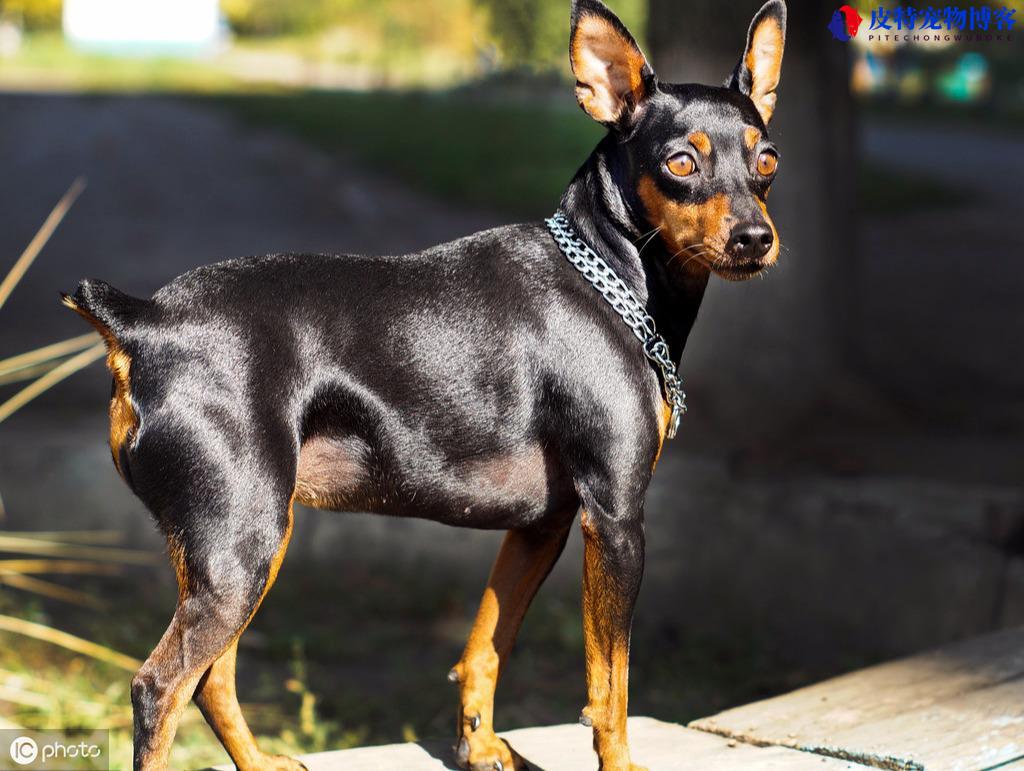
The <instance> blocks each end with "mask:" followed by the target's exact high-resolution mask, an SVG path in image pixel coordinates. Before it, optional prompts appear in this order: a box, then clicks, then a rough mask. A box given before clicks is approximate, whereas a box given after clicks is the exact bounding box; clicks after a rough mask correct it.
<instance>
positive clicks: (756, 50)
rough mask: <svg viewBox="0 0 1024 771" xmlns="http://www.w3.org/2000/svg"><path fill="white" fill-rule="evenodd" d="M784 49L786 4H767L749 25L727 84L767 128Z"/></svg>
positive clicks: (775, 1) (773, 0)
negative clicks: (750, 104) (744, 97)
mask: <svg viewBox="0 0 1024 771" xmlns="http://www.w3.org/2000/svg"><path fill="white" fill-rule="evenodd" d="M785 45H786V3H785V2H784V1H783V0H768V2H767V3H765V4H764V5H763V6H761V10H760V11H758V12H757V14H756V15H755V16H754V20H753V21H752V22H750V30H749V31H748V32H747V47H746V50H744V52H743V58H741V59H740V61H739V64H737V65H736V69H735V70H734V71H733V73H732V75H731V76H730V77H729V79H728V80H727V81H726V85H727V86H728V87H729V88H735V89H736V90H737V91H740V92H741V93H744V94H746V95H747V96H749V97H750V100H751V101H752V102H753V103H754V107H756V108H757V111H758V112H759V113H760V114H761V120H763V121H764V123H765V125H766V126H767V125H768V122H769V121H770V120H771V119H772V113H773V112H775V89H776V88H777V87H778V85H779V76H780V73H781V72H782V49H783V48H785Z"/></svg>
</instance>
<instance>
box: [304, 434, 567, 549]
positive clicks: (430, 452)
mask: <svg viewBox="0 0 1024 771" xmlns="http://www.w3.org/2000/svg"><path fill="white" fill-rule="evenodd" d="M295 499H296V500H297V501H299V502H300V503H303V504H305V505H307V506H312V507H314V508H321V509H331V510H334V511H369V512H375V513H380V514H388V515H393V516H405V517H419V518H424V519H431V520H435V521H438V522H443V523H446V524H451V525H460V526H463V527H478V528H500V529H504V528H511V527H525V526H528V525H532V524H536V523H538V522H539V521H541V520H543V519H545V518H547V517H550V516H560V517H561V516H566V515H567V514H569V515H571V514H572V513H575V501H576V496H575V490H574V487H573V485H572V482H571V480H570V479H568V477H566V475H565V474H564V473H562V472H561V471H560V468H559V466H558V464H557V463H556V461H555V459H554V458H552V457H551V456H550V455H549V454H548V453H546V452H545V451H544V449H543V448H542V447H541V446H540V444H538V443H536V442H529V443H523V444H522V445H520V446H516V447H513V448H511V449H504V450H500V451H494V452H490V453H482V454H478V455H475V456H473V457H469V458H447V457H436V449H435V448H431V447H426V446H424V447H404V448H402V449H401V450H396V449H395V448H391V449H390V450H389V451H388V452H380V451H378V450H375V449H374V448H371V447H370V445H369V444H367V443H366V442H365V441H363V440H362V439H360V438H357V437H354V436H348V437H341V438H329V437H320V436H315V437H311V438H310V439H308V440H307V441H306V442H305V443H304V444H303V446H302V449H301V452H300V454H299V463H298V469H297V474H296V486H295Z"/></svg>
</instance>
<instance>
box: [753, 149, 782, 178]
mask: <svg viewBox="0 0 1024 771" xmlns="http://www.w3.org/2000/svg"><path fill="white" fill-rule="evenodd" d="M778 166H779V156H777V155H776V154H775V153H773V152H771V151H769V150H765V151H764V152H763V153H761V154H760V155H759V156H757V173H758V174H760V175H761V176H762V177H770V176H771V175H772V174H774V173H775V169H777V168H778Z"/></svg>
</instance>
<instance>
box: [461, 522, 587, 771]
mask: <svg viewBox="0 0 1024 771" xmlns="http://www.w3.org/2000/svg"><path fill="white" fill-rule="evenodd" d="M568 532H569V528H568V526H566V528H565V529H564V530H561V531H558V532H553V533H544V534H526V533H524V532H522V531H519V530H510V531H509V532H508V534H507V535H506V536H505V540H504V541H503V542H502V544H501V550H500V551H499V552H498V558H497V559H496V560H495V562H494V567H493V568H492V569H491V576H490V579H489V580H488V581H487V588H486V589H485V590H484V596H483V599H482V600H481V601H480V610H479V611H478V613H477V617H476V621H475V622H474V624H473V629H472V631H471V632H470V633H469V640H468V641H467V642H466V649H465V651H464V652H463V654H462V659H461V660H460V661H459V663H458V664H456V665H455V667H454V669H453V670H452V671H453V672H454V673H455V675H456V676H457V677H458V680H459V683H460V690H461V693H460V696H461V710H460V725H459V734H460V744H461V743H462V742H463V741H464V742H466V745H464V746H463V747H462V750H463V751H462V752H459V753H458V754H459V755H460V757H461V756H462V755H465V760H466V762H467V763H468V767H470V768H473V767H475V764H477V763H479V764H481V765H480V767H481V768H484V767H486V768H487V769H488V771H490V769H491V768H492V766H493V763H494V761H495V760H500V761H501V763H502V765H503V766H504V767H505V769H506V771H512V769H513V768H522V767H523V766H522V761H521V760H519V759H518V758H517V757H516V756H515V755H514V753H512V751H511V750H510V748H509V747H508V745H507V744H506V743H505V742H504V741H503V740H501V739H499V738H498V737H497V736H496V735H495V733H494V690H495V688H496V687H497V684H498V677H499V675H500V674H501V669H502V667H503V666H504V664H505V662H506V660H507V659H508V655H509V653H510V652H511V651H512V645H513V643H514V642H515V638H516V633H517V632H518V631H519V627H520V625H521V624H522V621H523V616H525V615H526V610H527V608H528V607H529V606H530V601H531V600H532V599H533V597H534V595H535V594H536V593H537V589H538V588H539V587H540V585H541V583H542V582H543V581H544V579H545V577H546V576H547V574H548V573H549V572H550V570H551V567H552V565H554V564H555V561H556V560H557V559H558V555H560V554H561V553H562V548H563V546H564V545H565V539H566V537H567V536H568ZM467 746H468V753H466V752H464V750H465V749H466V747H467Z"/></svg>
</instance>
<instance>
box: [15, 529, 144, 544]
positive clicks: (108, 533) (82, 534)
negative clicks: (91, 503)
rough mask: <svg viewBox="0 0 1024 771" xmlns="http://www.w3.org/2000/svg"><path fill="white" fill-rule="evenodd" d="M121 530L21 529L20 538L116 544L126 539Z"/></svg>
mask: <svg viewBox="0 0 1024 771" xmlns="http://www.w3.org/2000/svg"><path fill="white" fill-rule="evenodd" d="M124 537H125V536H124V533H123V532H122V531H121V530H19V531H18V538H32V539H35V540H39V541H60V542H61V543H92V544H97V543H98V544H116V543H122V542H123V541H124Z"/></svg>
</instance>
